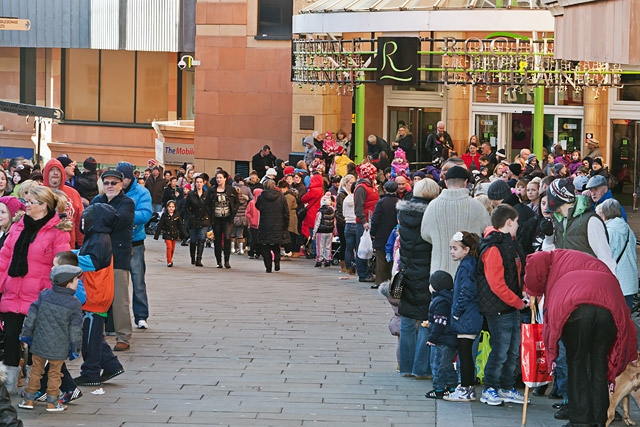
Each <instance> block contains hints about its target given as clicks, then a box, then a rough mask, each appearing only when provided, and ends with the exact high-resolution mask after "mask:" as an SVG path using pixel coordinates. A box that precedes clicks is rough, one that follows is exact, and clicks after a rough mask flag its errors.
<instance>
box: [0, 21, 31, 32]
mask: <svg viewBox="0 0 640 427" xmlns="http://www.w3.org/2000/svg"><path fill="white" fill-rule="evenodd" d="M29 28H31V21H29V20H28V19H17V18H0V30H14V31H29Z"/></svg>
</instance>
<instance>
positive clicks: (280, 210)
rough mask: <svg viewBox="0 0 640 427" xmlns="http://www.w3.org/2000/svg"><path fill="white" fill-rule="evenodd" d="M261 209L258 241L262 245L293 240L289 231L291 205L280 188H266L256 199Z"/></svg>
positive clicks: (258, 207)
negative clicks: (289, 205)
mask: <svg viewBox="0 0 640 427" xmlns="http://www.w3.org/2000/svg"><path fill="white" fill-rule="evenodd" d="M256 209H258V210H259V211H260V225H258V243H259V244H261V245H284V244H287V243H289V242H290V241H291V239H290V237H289V232H288V231H287V229H288V227H289V207H288V205H287V201H286V200H285V198H284V195H283V194H282V193H280V192H279V191H278V190H264V191H263V192H262V194H260V197H258V200H257V201H256Z"/></svg>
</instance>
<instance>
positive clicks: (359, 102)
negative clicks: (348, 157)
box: [353, 83, 365, 164]
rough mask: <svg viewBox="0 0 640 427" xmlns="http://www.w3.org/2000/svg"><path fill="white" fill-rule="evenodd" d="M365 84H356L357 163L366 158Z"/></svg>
mask: <svg viewBox="0 0 640 427" xmlns="http://www.w3.org/2000/svg"><path fill="white" fill-rule="evenodd" d="M364 86H365V85H364V83H360V84H359V85H357V86H356V126H355V128H356V134H355V135H354V136H353V143H354V147H355V162H356V164H360V163H361V162H362V160H363V159H364V140H365V137H364Z"/></svg>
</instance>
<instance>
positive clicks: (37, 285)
mask: <svg viewBox="0 0 640 427" xmlns="http://www.w3.org/2000/svg"><path fill="white" fill-rule="evenodd" d="M23 221H24V219H20V221H19V222H17V223H16V224H14V225H13V226H12V227H11V232H10V233H9V237H7V240H6V241H5V242H4V246H3V247H2V249H0V292H2V299H0V312H2V313H22V314H25V315H26V314H27V312H28V311H29V306H31V303H32V302H34V301H35V300H37V299H38V294H39V293H40V292H41V291H42V290H44V289H49V288H51V280H50V279H49V274H50V273H51V267H53V258H54V257H55V255H56V254H57V253H58V252H65V251H69V250H71V246H70V244H69V233H68V232H66V231H62V230H59V229H57V228H55V226H56V225H57V224H58V223H59V222H60V218H58V215H54V216H53V218H51V219H50V220H49V222H47V223H46V224H45V225H44V227H42V228H41V229H40V231H39V232H38V234H37V235H36V238H35V240H34V241H33V242H32V243H31V245H29V255H28V260H29V272H28V273H27V275H26V276H24V277H10V276H9V273H8V270H9V266H10V265H11V257H12V256H13V250H14V247H15V244H16V240H18V237H20V233H21V232H22V230H23V229H24V222H23Z"/></svg>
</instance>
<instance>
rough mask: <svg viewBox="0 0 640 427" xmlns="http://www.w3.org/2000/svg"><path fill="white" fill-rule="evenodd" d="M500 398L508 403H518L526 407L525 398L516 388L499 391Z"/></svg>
mask: <svg viewBox="0 0 640 427" xmlns="http://www.w3.org/2000/svg"><path fill="white" fill-rule="evenodd" d="M498 396H500V397H501V398H502V400H504V401H505V402H507V403H518V404H520V405H524V396H523V395H522V393H520V392H519V391H518V390H516V389H515V388H512V389H511V390H504V389H501V388H500V389H498Z"/></svg>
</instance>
